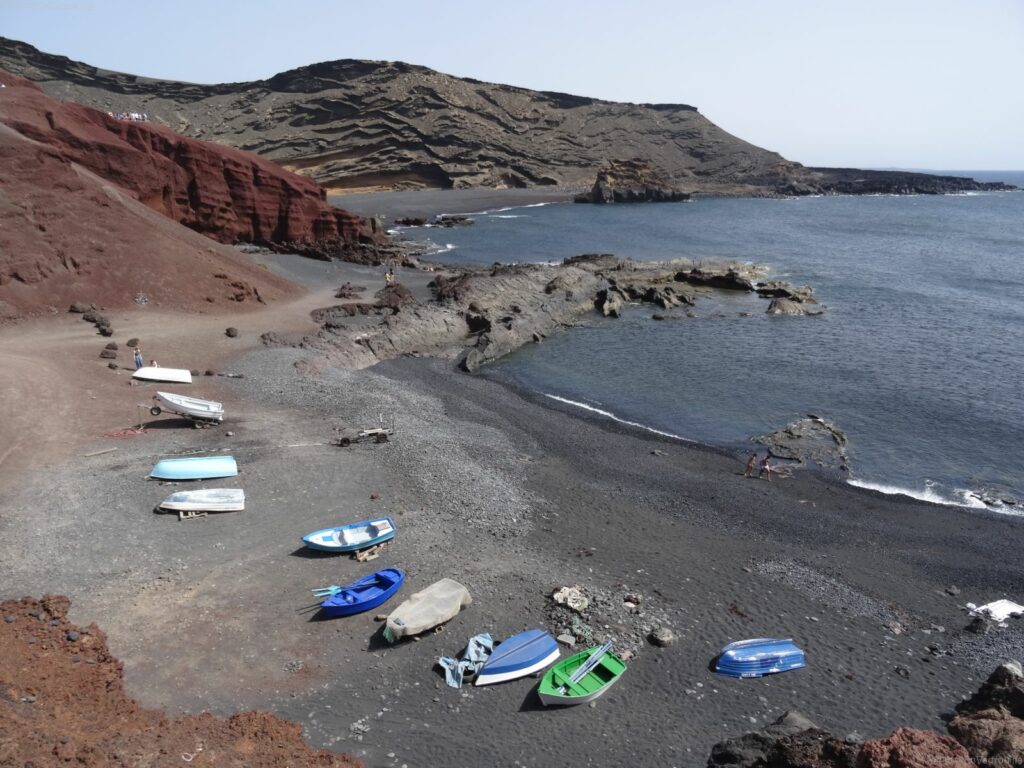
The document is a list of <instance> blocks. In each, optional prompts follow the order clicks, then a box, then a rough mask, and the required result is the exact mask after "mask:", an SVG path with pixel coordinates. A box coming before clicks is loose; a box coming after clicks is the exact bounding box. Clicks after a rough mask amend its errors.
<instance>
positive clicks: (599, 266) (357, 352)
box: [266, 254, 822, 371]
mask: <svg viewBox="0 0 1024 768" xmlns="http://www.w3.org/2000/svg"><path fill="white" fill-rule="evenodd" d="M763 273H764V270H763V269H762V268H760V267H756V266H751V265H740V264H722V265H717V266H707V265H702V266H700V267H698V266H696V265H694V264H693V262H690V261H688V260H684V259H678V260H672V261H661V262H654V261H634V260H631V259H621V258H617V257H615V256H613V255H611V254H588V255H583V256H574V257H572V258H568V259H566V260H565V261H564V262H563V263H561V264H557V265H549V264H515V265H500V264H499V265H495V266H494V267H492V268H490V269H480V268H476V269H467V268H461V269H458V270H451V269H449V270H448V271H446V272H445V273H439V274H438V276H437V277H436V278H435V279H434V281H433V289H434V291H433V293H434V297H433V299H432V300H430V301H428V302H426V303H421V302H416V301H415V300H414V299H412V297H411V296H403V297H402V298H398V297H397V296H396V295H395V293H391V294H390V295H388V296H383V294H382V298H381V301H379V302H378V304H377V305H376V306H375V307H372V308H371V307H363V306H359V305H353V304H352V303H348V304H340V305H336V306H334V307H325V308H323V309H320V310H318V311H317V312H316V313H315V316H314V319H315V320H317V322H319V323H321V330H320V333H319V334H318V335H317V336H315V337H307V338H306V339H305V340H304V341H303V346H304V347H307V348H310V349H317V350H320V351H323V352H325V353H327V354H328V355H329V357H330V358H331V359H332V360H333V361H334V362H335V363H337V364H340V365H343V366H345V367H349V368H364V367H367V366H370V365H374V364H375V363H377V362H380V361H381V360H387V359H389V358H394V357H401V356H407V355H413V356H431V357H439V358H445V359H457V360H458V361H459V365H460V366H461V367H462V368H463V369H465V370H467V371H474V370H476V369H477V368H479V367H480V366H482V365H484V364H486V363H489V362H491V361H494V360H497V359H498V358H501V357H504V356H505V355H507V354H509V353H510V352H513V351H515V350H516V349H518V348H519V347H521V346H523V345H524V344H530V343H540V342H542V341H543V340H544V339H545V338H546V337H547V336H548V334H550V333H552V332H554V331H556V330H558V329H560V328H569V327H572V326H574V325H576V324H577V323H578V322H579V321H580V320H581V319H582V318H583V317H584V316H585V315H586V314H588V313H598V314H600V315H603V316H605V317H619V315H620V314H621V313H622V312H623V310H624V309H625V307H626V306H627V305H628V304H631V303H632V304H650V305H653V306H655V307H657V308H659V309H661V310H668V311H671V310H673V309H676V308H679V309H685V308H686V307H688V306H692V305H693V304H694V303H695V302H696V301H697V300H698V299H699V297H700V296H701V295H706V294H707V293H708V292H709V291H722V290H724V291H742V292H747V293H758V294H759V295H763V296H764V297H765V298H766V299H768V300H769V301H768V305H767V307H766V312H769V313H772V314H775V313H776V311H775V309H773V308H774V307H776V306H777V302H779V301H787V302H789V304H791V305H792V307H794V308H795V309H794V310H792V311H790V312H787V314H807V315H812V314H818V313H820V312H821V311H822V307H821V305H819V304H818V303H817V302H816V301H815V300H814V297H813V292H812V290H811V289H810V288H807V287H800V288H796V287H792V286H788V285H787V284H785V283H781V282H764V281H762V280H761V279H760V278H761V277H762V276H763ZM397 287H399V286H395V288H397ZM782 296H785V297H786V298H781V297H782ZM355 314H362V315H367V314H384V317H383V319H382V320H381V321H380V322H379V323H378V324H376V325H366V324H365V323H360V324H356V325H353V324H350V323H349V322H347V320H348V318H350V317H352V316H354V315H355ZM266 341H267V343H270V344H276V343H279V339H277V338H276V337H275V336H274V335H272V334H271V335H269V336H268V337H267V339H266Z"/></svg>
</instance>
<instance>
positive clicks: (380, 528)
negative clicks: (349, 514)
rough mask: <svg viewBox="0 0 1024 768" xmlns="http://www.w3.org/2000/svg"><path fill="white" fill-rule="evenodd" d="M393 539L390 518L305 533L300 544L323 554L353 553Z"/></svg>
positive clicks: (393, 534)
mask: <svg viewBox="0 0 1024 768" xmlns="http://www.w3.org/2000/svg"><path fill="white" fill-rule="evenodd" d="M393 538H395V522H394V520H392V519H391V518H390V517H382V518H379V519H377V520H367V521H366V522H363V523H352V524H351V525H342V526H339V527H337V528H323V529H322V530H319V531H313V532H312V533H307V534H306V535H305V536H303V537H302V543H303V544H305V545H306V546H307V547H309V548H310V549H319V550H321V551H323V552H354V551H355V550H357V549H366V548H367V547H374V546H376V545H378V544H383V543H384V542H385V541H390V540H391V539H393Z"/></svg>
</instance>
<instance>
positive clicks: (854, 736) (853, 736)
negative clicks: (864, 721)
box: [843, 731, 864, 744]
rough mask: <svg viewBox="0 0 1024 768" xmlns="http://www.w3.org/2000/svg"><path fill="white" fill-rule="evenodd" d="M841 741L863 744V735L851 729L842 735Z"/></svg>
mask: <svg viewBox="0 0 1024 768" xmlns="http://www.w3.org/2000/svg"><path fill="white" fill-rule="evenodd" d="M843 741H845V742H846V743H847V744H863V743H864V737H863V736H861V735H860V734H859V733H858V732H857V731H851V732H850V733H848V734H846V736H844V737H843Z"/></svg>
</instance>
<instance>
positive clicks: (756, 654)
mask: <svg viewBox="0 0 1024 768" xmlns="http://www.w3.org/2000/svg"><path fill="white" fill-rule="evenodd" d="M806 666H807V657H806V656H805V655H804V652H803V651H801V650H800V649H799V648H797V647H796V645H795V644H794V643H793V641H792V640H778V639H774V638H770V637H759V638H755V639H753V640H740V641H739V642H735V643H729V645H727V646H725V647H724V648H723V649H722V653H721V654H720V655H719V657H718V660H717V661H716V662H715V672H718V673H719V674H722V675H729V676H730V677H764V676H765V675H774V674H777V673H779V672H789V671H790V670H792V669H801V668H802V667H806Z"/></svg>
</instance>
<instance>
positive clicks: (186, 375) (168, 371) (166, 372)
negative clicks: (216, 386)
mask: <svg viewBox="0 0 1024 768" xmlns="http://www.w3.org/2000/svg"><path fill="white" fill-rule="evenodd" d="M132 378H133V379H138V380H140V381H172V382H174V383H175V384H191V383H192V372H191V371H187V370H185V369H184V368H160V367H159V366H149V365H147V366H146V367H144V368H139V370H137V371H136V372H135V373H133V374H132Z"/></svg>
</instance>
